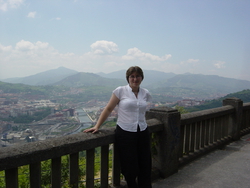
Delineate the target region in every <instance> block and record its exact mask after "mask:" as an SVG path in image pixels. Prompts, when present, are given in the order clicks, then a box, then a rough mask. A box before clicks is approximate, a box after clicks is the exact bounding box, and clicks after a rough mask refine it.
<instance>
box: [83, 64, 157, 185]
mask: <svg viewBox="0 0 250 188" xmlns="http://www.w3.org/2000/svg"><path fill="white" fill-rule="evenodd" d="M143 78H144V75H143V71H142V69H141V68H140V67H138V66H133V67H130V68H129V69H128V70H127V72H126V79H127V81H128V85H126V86H120V87H118V88H116V89H115V90H114V91H113V93H112V96H111V98H110V101H109V102H108V104H107V106H106V107H105V109H104V110H103V112H102V113H101V115H100V117H99V119H98V121H97V123H96V125H95V126H94V127H92V128H89V129H86V130H84V132H92V133H95V132H97V131H98V130H99V128H100V126H101V125H102V123H103V122H104V121H105V120H106V119H107V117H108V116H109V114H110V113H111V112H112V111H113V109H114V108H115V106H116V105H118V119H117V126H116V131H115V143H116V146H117V148H118V153H119V157H120V163H121V172H122V174H123V175H124V177H125V180H126V182H127V185H128V187H129V188H138V187H141V188H151V187H152V186H151V153H150V137H149V132H148V128H147V123H146V119H145V112H146V107H147V102H149V101H150V100H151V95H150V93H149V92H148V90H146V89H143V88H141V87H140V84H141V82H142V80H143Z"/></svg>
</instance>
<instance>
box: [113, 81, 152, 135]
mask: <svg viewBox="0 0 250 188" xmlns="http://www.w3.org/2000/svg"><path fill="white" fill-rule="evenodd" d="M113 93H114V94H115V96H116V97H117V98H118V99H119V100H120V101H119V103H118V119H117V124H118V125H119V126H120V127H121V128H122V129H123V130H125V131H129V132H137V126H138V125H139V127H140V130H141V131H144V130H145V129H146V128H147V123H146V119H145V113H146V107H147V103H148V102H150V101H151V95H150V93H149V91H148V90H147V89H144V88H139V92H138V95H137V98H136V96H135V94H134V93H133V92H132V88H131V87H130V86H129V85H126V86H120V87H118V88H116V89H115V90H114V91H113Z"/></svg>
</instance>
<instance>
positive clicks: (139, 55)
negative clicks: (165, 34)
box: [122, 48, 171, 61]
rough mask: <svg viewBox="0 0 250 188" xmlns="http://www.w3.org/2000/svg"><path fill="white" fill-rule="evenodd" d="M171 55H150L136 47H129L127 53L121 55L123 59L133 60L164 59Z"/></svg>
mask: <svg viewBox="0 0 250 188" xmlns="http://www.w3.org/2000/svg"><path fill="white" fill-rule="evenodd" d="M170 57H171V55H170V54H168V55H165V56H163V57H159V56H156V55H152V54H150V53H145V52H142V51H141V50H139V49H138V48H130V49H128V51H127V54H126V55H124V56H122V59H124V60H134V59H139V60H141V61H145V60H149V61H166V60H168V59H169V58H170Z"/></svg>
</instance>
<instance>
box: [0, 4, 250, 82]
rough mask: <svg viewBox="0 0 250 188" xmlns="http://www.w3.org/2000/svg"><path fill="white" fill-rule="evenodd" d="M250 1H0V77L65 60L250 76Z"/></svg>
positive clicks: (90, 67) (94, 68) (74, 64)
mask: <svg viewBox="0 0 250 188" xmlns="http://www.w3.org/2000/svg"><path fill="white" fill-rule="evenodd" d="M249 60H250V1H249V0H168V1H166V0H119V1H117V0H42V1H41V0H0V79H4V78H11V77H24V76H29V75H33V74H36V73H39V72H43V71H46V70H50V69H55V68H58V67H60V66H64V67H67V68H70V69H73V70H77V71H79V72H92V73H98V72H104V73H109V72H113V71H117V70H121V69H127V68H128V67H130V66H134V65H138V66H140V67H141V68H142V69H146V70H158V71H163V72H173V73H176V74H183V73H187V72H189V73H193V74H205V75H219V76H223V77H229V78H237V79H243V80H249V81H250V73H249V70H250V61H249Z"/></svg>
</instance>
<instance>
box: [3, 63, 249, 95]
mask: <svg viewBox="0 0 250 188" xmlns="http://www.w3.org/2000/svg"><path fill="white" fill-rule="evenodd" d="M3 81H4V82H9V83H22V84H26V85H34V86H39V85H51V86H53V85H61V86H66V87H76V88H80V87H89V86H102V87H103V86H104V87H108V88H110V87H111V88H115V87H117V86H119V85H126V84H127V81H126V70H120V71H115V72H112V73H108V74H105V73H98V74H94V73H84V72H77V71H75V70H71V69H68V68H65V67H59V68H57V69H52V70H49V71H45V72H41V73H38V74H35V75H32V76H28V77H24V78H16V79H14V78H13V79H6V80H3ZM141 86H142V87H146V88H147V89H149V91H150V92H151V93H153V94H160V95H164V96H166V97H168V96H169V97H170V96H171V97H173V96H174V97H182V98H197V99H209V98H210V99H212V98H217V97H221V96H225V95H227V94H229V93H234V92H239V91H242V90H245V89H250V81H247V80H238V79H233V78H225V77H220V76H216V75H202V74H190V73H188V74H174V73H165V72H161V71H154V70H144V80H143V82H142V85H141Z"/></svg>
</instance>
